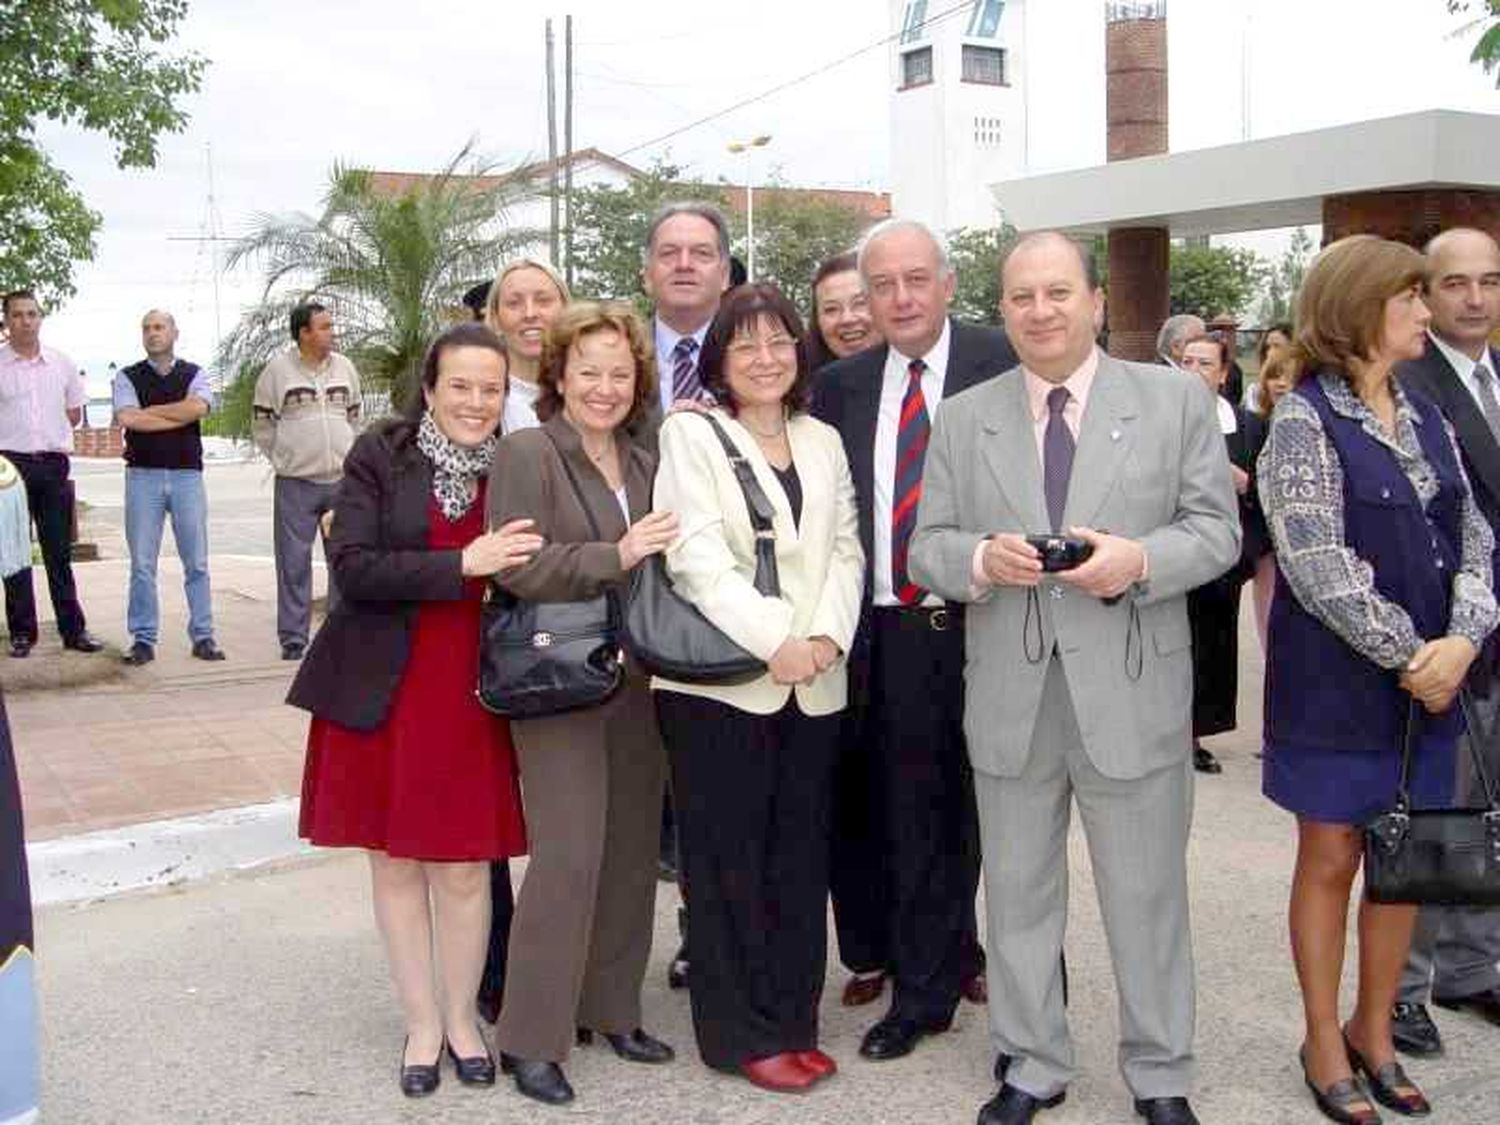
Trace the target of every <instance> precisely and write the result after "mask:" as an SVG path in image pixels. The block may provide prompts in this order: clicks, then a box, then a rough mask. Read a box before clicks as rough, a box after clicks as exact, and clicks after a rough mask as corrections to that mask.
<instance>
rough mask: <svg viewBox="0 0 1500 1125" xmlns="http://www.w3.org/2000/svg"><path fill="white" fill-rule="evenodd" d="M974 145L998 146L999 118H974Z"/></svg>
mask: <svg viewBox="0 0 1500 1125" xmlns="http://www.w3.org/2000/svg"><path fill="white" fill-rule="evenodd" d="M974 147H975V148H999V147H1000V119H999V118H998V117H976V118H974Z"/></svg>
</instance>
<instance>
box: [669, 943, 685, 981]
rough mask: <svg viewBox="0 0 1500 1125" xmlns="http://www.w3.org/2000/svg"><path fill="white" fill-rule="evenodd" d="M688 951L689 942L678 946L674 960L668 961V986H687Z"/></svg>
mask: <svg viewBox="0 0 1500 1125" xmlns="http://www.w3.org/2000/svg"><path fill="white" fill-rule="evenodd" d="M687 977H688V951H687V942H683V943H682V944H681V945H680V946H678V947H677V952H676V953H674V954H673V955H672V960H671V961H669V962H668V963H667V987H668V988H686V987H687V983H688V979H687Z"/></svg>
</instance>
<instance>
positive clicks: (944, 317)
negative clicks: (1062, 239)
mask: <svg viewBox="0 0 1500 1125" xmlns="http://www.w3.org/2000/svg"><path fill="white" fill-rule="evenodd" d="M858 263H859V270H860V273H861V274H862V275H863V277H864V281H865V287H866V290H867V291H868V293H869V296H870V312H871V315H872V316H873V318H874V320H875V326H876V328H877V329H878V330H879V331H880V333H881V335H882V336H884V338H885V340H886V343H885V344H884V345H883V346H881V347H877V348H872V349H870V350H868V351H865V352H861V353H860V354H858V355H854V356H850V357H848V358H847V359H843V360H840V361H838V362H837V363H834V364H831V365H830V366H828V367H825V368H824V369H823V370H822V371H821V372H820V373H819V376H818V385H817V388H816V391H815V395H814V404H813V411H814V413H815V414H816V415H817V416H818V417H820V418H822V419H823V420H824V421H825V422H827V423H829V424H830V425H832V426H834V427H835V428H836V429H837V430H838V431H839V434H840V436H841V437H842V438H843V440H844V449H845V452H846V453H847V455H848V458H849V468H850V472H851V474H852V476H853V477H854V491H855V496H856V498H857V500H858V505H859V532H860V540H861V543H862V545H863V546H864V549H865V557H866V558H867V559H869V560H870V565H869V567H868V569H867V570H866V585H865V605H864V611H863V616H862V620H861V622H860V629H859V634H858V636H857V637H856V639H855V642H854V647H853V649H852V650H851V652H850V654H849V661H850V691H849V695H850V706H851V708H852V709H853V715H852V718H851V722H850V724H849V726H848V728H847V731H848V733H847V738H848V739H849V752H850V756H851V758H852V759H853V760H854V761H857V762H863V763H865V764H866V765H867V769H868V771H869V772H868V774H867V776H866V777H864V778H862V779H861V778H859V777H857V776H856V775H853V774H850V773H844V772H841V776H840V791H839V793H838V794H837V796H836V800H839V801H850V800H855V801H857V800H864V801H868V802H871V803H873V804H874V806H875V808H874V810H873V811H874V813H875V814H876V816H875V819H876V823H877V824H878V825H879V827H878V829H877V836H876V840H877V842H876V843H874V844H873V845H871V847H872V849H873V850H874V851H875V854H866V855H864V856H859V855H851V854H849V853H848V850H847V849H845V850H841V849H840V848H839V846H838V842H837V841H836V842H835V849H834V866H835V871H834V877H835V883H836V884H837V883H840V882H842V883H843V884H844V885H850V884H853V883H857V882H858V881H859V879H860V878H861V877H862V878H863V880H864V881H865V882H866V883H870V882H874V881H879V882H880V883H882V884H883V890H884V894H883V895H880V896H861V900H862V903H861V906H860V907H859V909H860V910H862V911H864V912H865V913H866V915H867V916H866V917H864V918H855V917H850V916H849V915H850V911H848V910H844V911H841V912H840V917H839V933H840V942H841V945H847V944H852V942H851V940H850V939H851V937H854V936H856V935H857V937H858V939H859V941H860V943H861V944H865V945H867V946H869V947H870V949H871V950H872V951H876V950H879V951H881V952H883V954H884V956H883V957H882V956H879V955H878V954H877V953H874V952H872V953H871V954H870V955H869V956H870V958H871V961H872V967H874V965H875V964H878V965H879V966H881V967H884V968H885V969H886V971H887V972H888V973H889V974H890V976H891V978H892V980H893V984H894V990H893V996H892V1000H891V1006H890V1009H889V1011H888V1013H887V1014H886V1016H885V1017H884V1018H883V1019H881V1020H880V1021H879V1022H878V1023H876V1024H875V1025H874V1026H873V1027H872V1028H871V1029H870V1030H869V1031H868V1032H867V1033H866V1035H865V1037H864V1042H863V1043H862V1045H861V1047H860V1053H861V1054H862V1055H864V1056H865V1057H866V1058H869V1059H893V1058H899V1057H900V1056H902V1055H905V1054H908V1053H910V1052H911V1050H912V1049H913V1048H914V1047H915V1046H916V1044H917V1043H918V1042H919V1041H920V1040H921V1039H922V1038H923V1037H924V1036H926V1035H930V1034H934V1033H936V1032H940V1031H944V1030H946V1029H947V1027H948V1025H949V1024H950V1023H951V1022H952V1019H953V1012H954V1009H955V1008H956V1006H957V1004H958V1000H959V996H960V991H961V990H963V993H964V994H965V995H968V996H969V997H970V998H971V999H975V1000H981V999H982V998H983V996H984V975H983V953H982V952H981V951H980V949H979V944H978V941H977V938H976V929H975V917H974V893H975V890H976V888H977V886H978V880H979V847H978V838H977V828H976V825H975V811H974V791H973V781H972V777H971V774H970V770H969V765H968V757H967V753H966V751H965V746H964V735H963V662H964V645H963V636H964V622H963V609H962V608H961V607H959V606H957V605H953V604H948V603H945V602H944V601H943V600H942V599H941V598H938V597H935V596H933V595H932V594H930V593H928V592H927V591H926V590H923V589H921V588H920V587H919V586H917V585H916V584H915V583H913V581H912V580H911V576H910V575H909V574H908V573H907V565H906V564H907V547H908V545H909V543H910V540H911V534H912V531H913V529H914V528H915V526H916V515H917V501H918V499H919V498H920V496H921V488H922V468H923V461H924V457H925V454H926V446H927V437H928V433H929V431H930V428H931V425H932V420H933V416H934V414H935V412H936V411H937V408H938V404H939V403H940V402H941V401H942V400H943V399H945V398H947V397H949V396H950V395H954V394H957V393H958V392H960V391H962V390H965V389H967V388H969V387H972V386H974V385H975V384H977V383H979V382H982V381H983V380H985V379H989V378H991V377H992V376H995V375H998V374H1000V373H1001V372H1002V371H1005V370H1007V369H1009V368H1011V367H1013V366H1015V363H1016V355H1015V352H1014V351H1013V350H1012V349H1011V346H1010V343H1009V341H1008V340H1007V339H1006V337H1005V333H1004V332H1002V331H1000V330H998V329H993V328H979V327H974V326H971V325H966V324H959V323H957V322H955V321H953V320H951V319H949V317H948V306H949V304H950V303H951V302H952V299H953V289H954V280H955V279H954V274H953V269H952V267H951V266H950V265H949V263H948V257H947V253H946V251H945V249H944V247H943V244H942V242H941V241H940V240H939V239H938V237H937V236H936V235H935V234H933V232H932V231H931V230H929V229H928V228H927V227H925V226H923V225H922V224H921V223H917V222H913V221H911V220H909V219H889V220H886V221H885V222H883V223H880V224H878V225H877V226H875V227H874V228H872V229H871V230H870V232H869V233H868V234H866V235H865V237H864V239H863V240H862V241H861V243H860V246H859V252H858ZM835 900H836V909H837V908H838V907H839V906H840V905H845V904H839V903H838V902H837V890H836V891H835ZM847 905H850V906H852V905H853V904H852V903H851V904H847ZM846 952H847V951H846ZM845 960H846V961H848V960H849V959H848V957H847V956H846V957H845ZM851 964H852V963H851Z"/></svg>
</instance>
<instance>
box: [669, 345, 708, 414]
mask: <svg viewBox="0 0 1500 1125" xmlns="http://www.w3.org/2000/svg"><path fill="white" fill-rule="evenodd" d="M702 394H703V383H702V382H701V381H700V380H699V379H698V341H697V340H695V339H693V338H692V337H691V336H684V337H682V339H680V340H678V341H677V346H676V347H674V348H673V349H672V400H673V401H674V402H675V401H677V400H679V399H685V398H686V399H697V398H699V397H700V396H701V395H702Z"/></svg>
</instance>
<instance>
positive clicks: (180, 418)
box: [110, 309, 224, 665]
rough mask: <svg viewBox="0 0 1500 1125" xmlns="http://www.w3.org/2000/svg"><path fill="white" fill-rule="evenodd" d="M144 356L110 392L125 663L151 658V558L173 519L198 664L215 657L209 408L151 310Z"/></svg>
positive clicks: (163, 319) (154, 612)
mask: <svg viewBox="0 0 1500 1125" xmlns="http://www.w3.org/2000/svg"><path fill="white" fill-rule="evenodd" d="M141 343H142V345H143V346H144V347H145V349H146V358H145V359H143V360H141V361H140V362H139V363H135V364H132V365H131V366H129V367H126V368H122V369H121V370H120V371H119V372H118V373H116V375H115V378H114V384H113V386H112V387H111V388H110V393H111V396H112V398H113V400H114V411H115V421H116V422H117V423H118V424H119V425H120V426H121V428H122V429H124V431H125V466H126V467H125V541H126V545H127V546H128V547H129V549H130V594H129V599H128V602H127V608H126V611H125V627H126V628H127V629H129V630H130V636H131V645H130V651H128V652H127V653H126V654H125V663H126V664H132V665H141V664H149V663H150V662H151V661H152V660H154V659H156V641H157V628H158V625H159V624H160V618H161V614H160V607H159V606H158V604H157V597H156V560H157V557H158V556H159V555H160V554H161V531H162V525H163V523H165V521H166V518H167V516H168V515H170V516H171V517H172V538H173V539H174V540H175V541H176V543H177V557H178V558H179V559H181V560H182V585H183V592H184V593H185V594H186V596H187V604H188V640H189V641H190V642H191V643H192V646H193V655H194V656H196V657H197V658H198V659H199V660H223V659H224V650H223V649H221V648H220V647H219V646H218V644H217V642H215V640H214V616H213V599H212V596H211V592H210V587H209V578H208V500H207V497H206V495H205V494H204V490H203V437H202V433H201V425H200V422H201V419H202V418H203V417H204V416H205V415H207V414H208V412H209V411H210V410H211V409H213V392H212V391H211V390H210V389H209V385H208V377H207V376H206V375H205V374H204V373H203V370H202V368H200V367H199V366H198V365H197V364H196V363H189V362H187V360H184V359H178V358H177V355H176V347H177V322H176V321H175V320H174V319H173V318H172V314H171V313H169V312H164V311H162V310H161V309H152V310H151V311H150V312H148V313H147V314H146V315H145V317H143V318H142V320H141Z"/></svg>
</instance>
